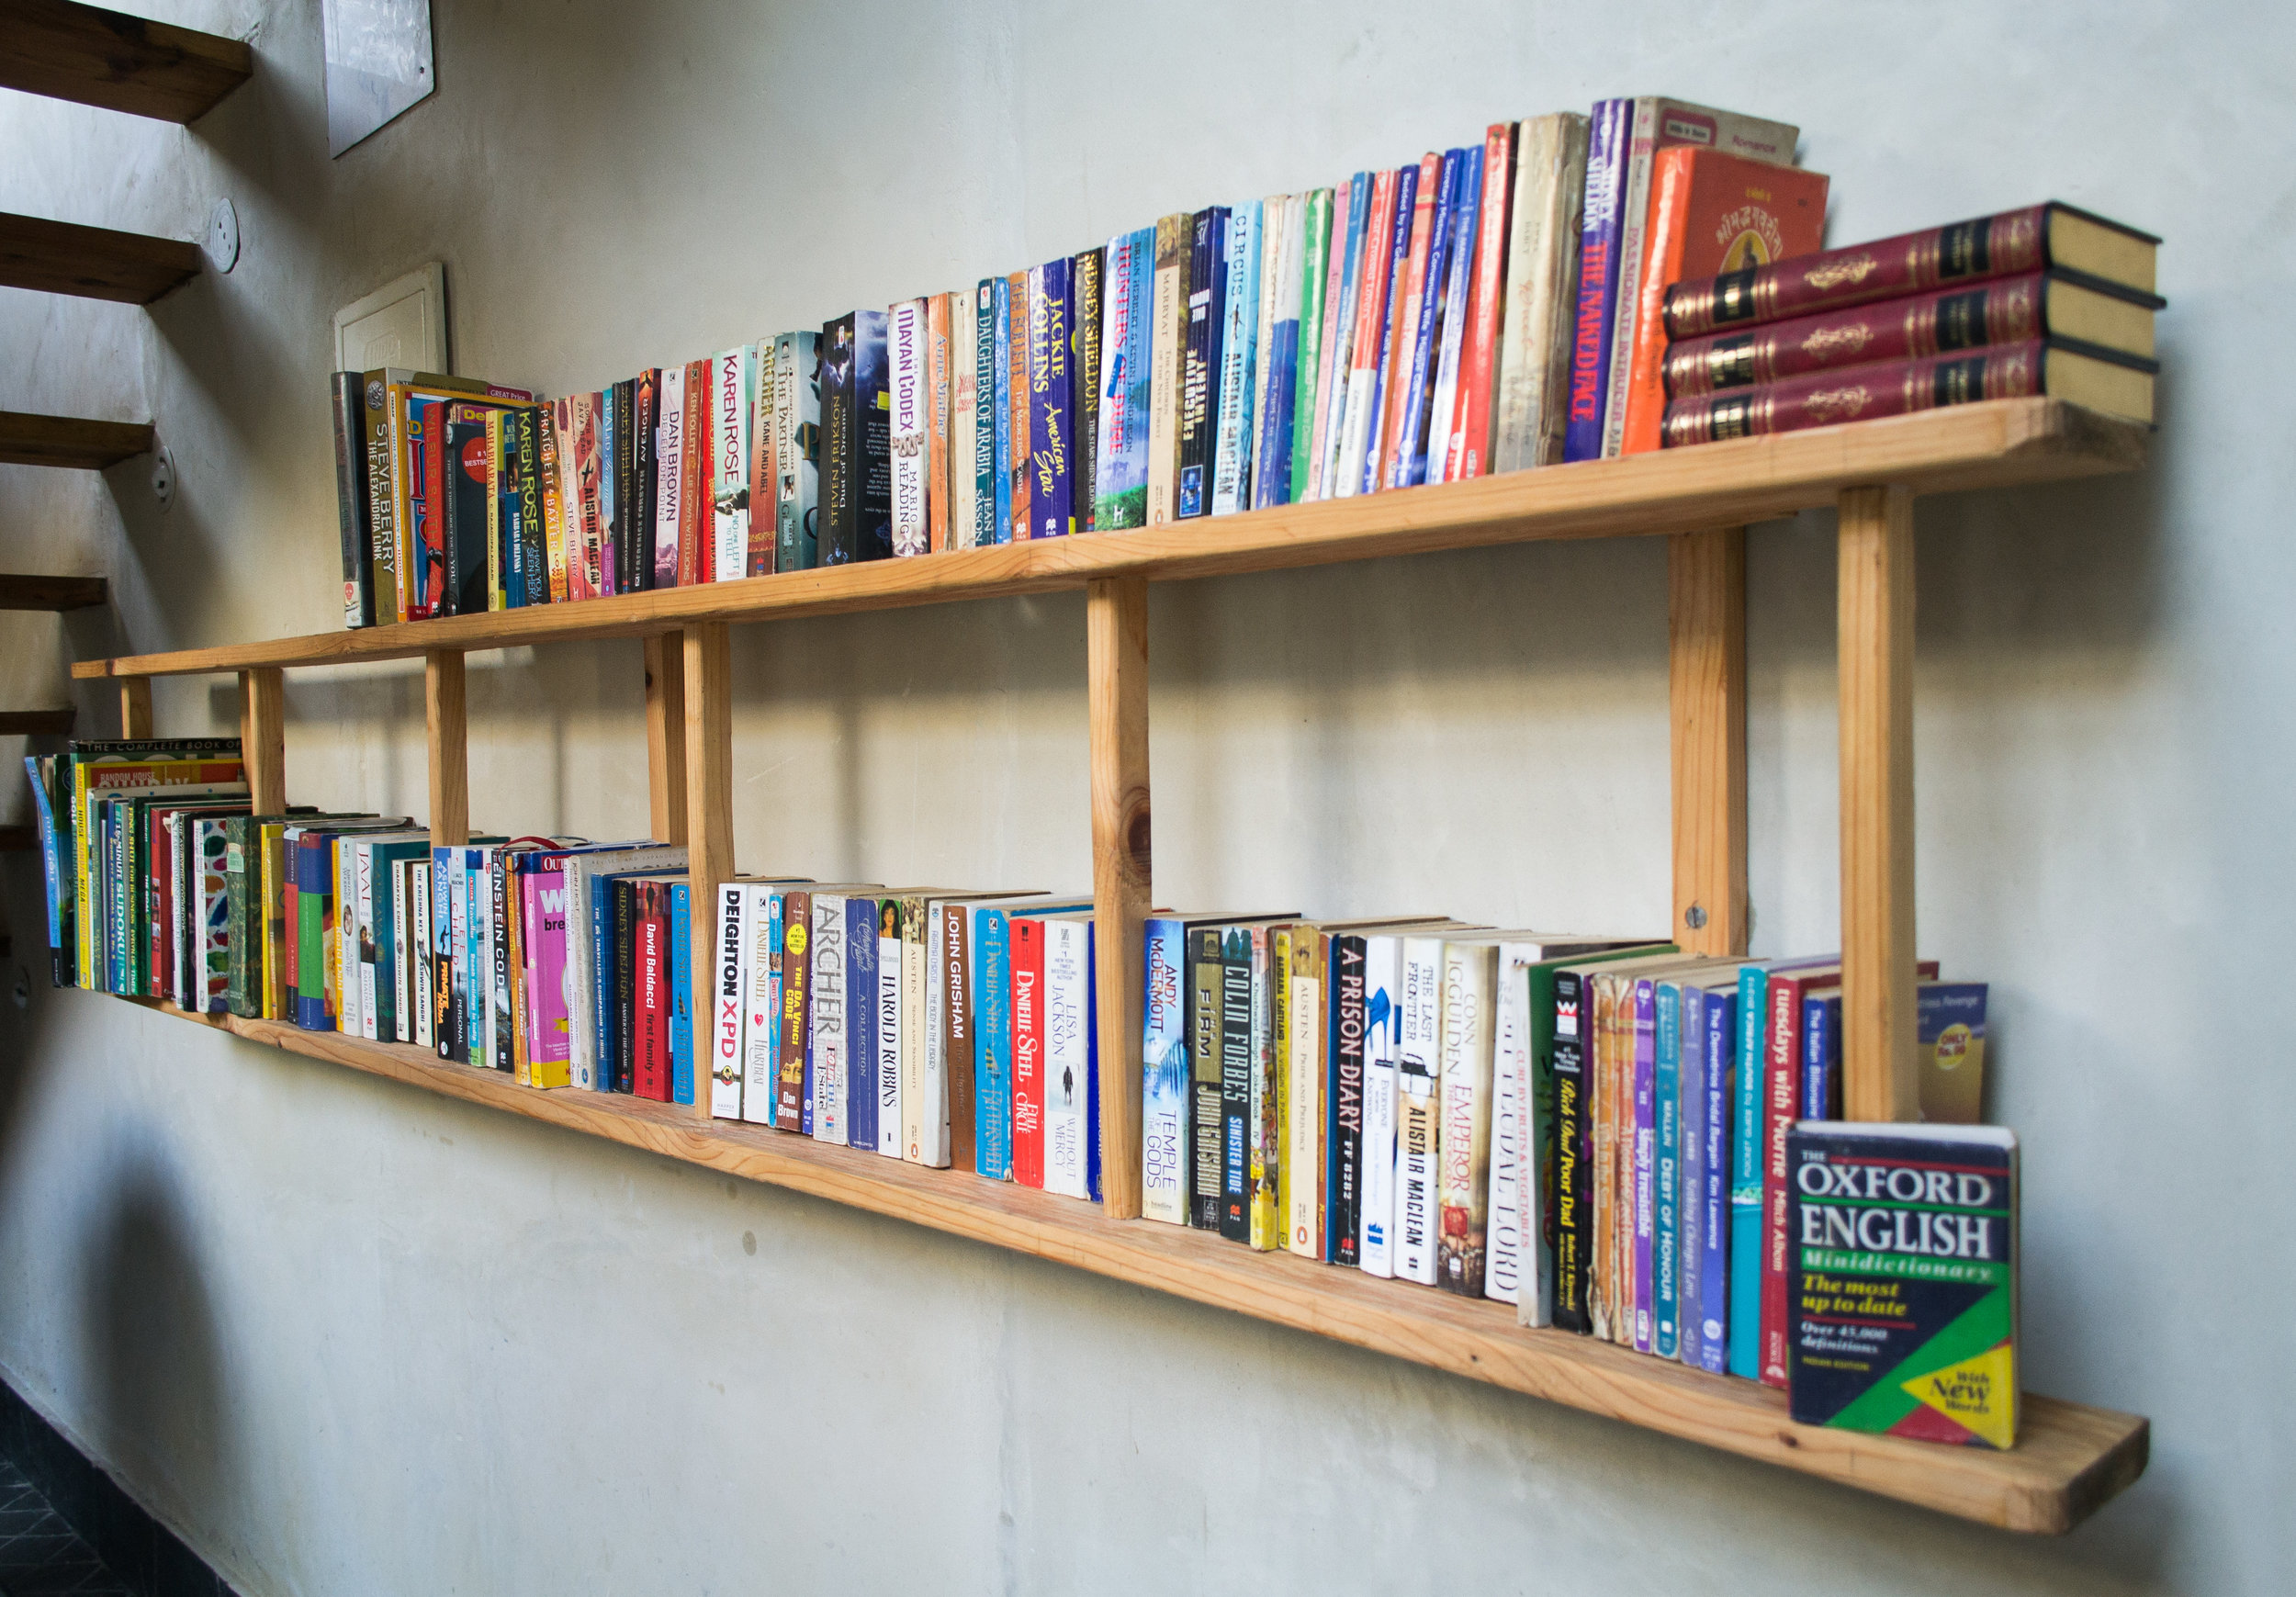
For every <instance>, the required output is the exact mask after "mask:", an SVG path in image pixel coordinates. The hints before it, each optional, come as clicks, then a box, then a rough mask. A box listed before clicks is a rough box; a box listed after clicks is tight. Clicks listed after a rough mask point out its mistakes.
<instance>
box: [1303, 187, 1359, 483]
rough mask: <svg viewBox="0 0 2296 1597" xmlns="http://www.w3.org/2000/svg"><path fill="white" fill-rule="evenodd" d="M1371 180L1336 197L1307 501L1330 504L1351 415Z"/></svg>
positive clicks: (1334, 194) (1339, 190)
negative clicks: (1353, 341) (1352, 358)
mask: <svg viewBox="0 0 2296 1597" xmlns="http://www.w3.org/2000/svg"><path fill="white" fill-rule="evenodd" d="M1370 181H1371V178H1370V174H1368V173H1365V172H1358V173H1356V174H1355V176H1354V177H1352V178H1350V179H1349V180H1348V182H1347V186H1345V188H1334V190H1333V191H1332V239H1331V247H1330V251H1329V253H1328V259H1327V261H1326V263H1325V266H1324V281H1323V333H1322V337H1323V343H1322V352H1321V354H1320V355H1319V357H1318V361H1317V366H1316V377H1315V406H1314V414H1313V417H1312V419H1311V421H1310V422H1308V425H1309V426H1310V428H1311V442H1310V444H1309V445H1308V448H1309V454H1308V462H1307V465H1308V482H1307V492H1306V494H1305V496H1304V497H1305V498H1307V499H1310V500H1320V499H1329V498H1330V497H1332V495H1331V455H1332V451H1333V450H1334V448H1336V447H1337V444H1338V438H1337V434H1338V433H1339V432H1340V430H1341V427H1340V422H1341V419H1342V418H1343V417H1344V415H1345V392H1346V388H1347V366H1348V360H1349V356H1348V350H1349V347H1350V338H1351V335H1352V334H1353V333H1354V332H1355V297H1356V273H1357V271H1358V269H1359V268H1360V266H1361V264H1362V257H1363V230H1364V225H1365V217H1364V211H1365V208H1366V207H1367V206H1368V205H1369V203H1370V192H1371V191H1370Z"/></svg>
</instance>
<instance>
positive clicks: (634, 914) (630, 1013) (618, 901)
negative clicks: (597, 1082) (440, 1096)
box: [471, 882, 646, 1096]
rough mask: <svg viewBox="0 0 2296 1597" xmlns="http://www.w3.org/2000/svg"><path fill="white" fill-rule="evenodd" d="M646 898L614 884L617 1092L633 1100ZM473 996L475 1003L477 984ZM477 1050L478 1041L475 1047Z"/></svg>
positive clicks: (640, 886) (640, 1038) (632, 887)
mask: <svg viewBox="0 0 2296 1597" xmlns="http://www.w3.org/2000/svg"><path fill="white" fill-rule="evenodd" d="M645 895H646V883H643V882H617V883H614V884H613V1090H614V1091H616V1092H618V1093H625V1094H629V1095H631V1096H636V1094H637V1090H638V1087H637V1078H638V1063H637V1062H638V1054H639V1052H640V1051H641V1050H642V1049H643V1048H644V1046H645V1029H646V1027H645V1017H644V1015H643V1013H642V1012H641V1006H642V997H643V995H641V993H640V992H639V981H638V978H639V975H640V970H639V961H640V959H641V957H642V955H643V953H644V950H645V941H646V924H645V923H646V907H645ZM471 995H472V998H473V999H474V1001H475V1000H476V998H477V996H478V993H477V987H476V985H475V984H474V985H473V987H472V994H471ZM473 1014H474V1015H475V1014H476V1010H475V1009H474V1010H473ZM474 1029H475V1023H474ZM477 1046H478V1041H477V1040H476V1039H475V1038H474V1039H473V1041H472V1047H473V1048H474V1049H475V1048H476V1047H477ZM472 1063H477V1061H476V1060H475V1059H474V1060H473V1061H472Z"/></svg>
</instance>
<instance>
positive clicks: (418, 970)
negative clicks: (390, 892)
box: [407, 859, 438, 1048]
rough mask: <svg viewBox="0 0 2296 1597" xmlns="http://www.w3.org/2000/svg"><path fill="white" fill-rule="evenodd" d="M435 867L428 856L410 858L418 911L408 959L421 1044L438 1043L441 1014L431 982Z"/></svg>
mask: <svg viewBox="0 0 2296 1597" xmlns="http://www.w3.org/2000/svg"><path fill="white" fill-rule="evenodd" d="M432 871H433V867H432V864H431V861H430V860H428V859H421V860H409V861H407V885H408V887H409V889H410V892H409V894H408V902H410V903H411V904H412V905H414V914H413V916H412V917H411V919H410V921H409V924H408V928H407V960H408V967H409V972H410V980H411V984H412V986H413V992H412V993H411V999H410V1005H409V1008H410V1011H411V1018H412V1021H413V1027H414V1029H413V1042H414V1045H415V1046H416V1047H417V1048H436V1047H437V1046H438V1032H437V1022H438V1015H437V1011H436V1010H435V1009H434V1008H433V1007H432V1006H433V1002H434V995H435V993H436V989H435V988H434V987H433V986H432V984H431V983H432V979H433V978H432V974H431V883H432Z"/></svg>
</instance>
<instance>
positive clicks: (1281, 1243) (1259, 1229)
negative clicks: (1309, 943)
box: [1245, 926, 1311, 1250]
mask: <svg viewBox="0 0 2296 1597" xmlns="http://www.w3.org/2000/svg"><path fill="white" fill-rule="evenodd" d="M1310 935H1311V932H1310V929H1309V928H1306V927H1281V926H1278V927H1268V928H1259V927H1255V928H1253V930H1252V940H1253V945H1254V946H1253V953H1254V956H1255V958H1254V969H1253V976H1254V978H1255V984H1257V985H1258V986H1259V987H1260V988H1262V989H1264V990H1263V991H1261V992H1258V993H1255V995H1254V999H1255V1001H1254V1003H1253V1018H1254V1020H1255V1022H1256V1023H1257V1024H1256V1026H1255V1029H1256V1031H1257V1032H1258V1035H1257V1036H1256V1037H1255V1040H1254V1047H1253V1050H1252V1109H1251V1119H1250V1126H1251V1167H1250V1169H1249V1170H1248V1171H1246V1172H1245V1179H1246V1180H1247V1181H1248V1182H1249V1184H1250V1188H1251V1210H1250V1220H1251V1243H1252V1246H1254V1247H1255V1248H1258V1249H1262V1250H1271V1249H1275V1248H1279V1247H1281V1248H1289V1247H1291V1246H1292V1239H1293V1235H1294V1232H1295V1230H1296V1228H1295V1227H1294V1226H1293V1225H1292V1223H1291V1213H1292V1206H1293V1203H1294V1201H1295V1200H1296V1199H1298V1198H1301V1197H1302V1196H1303V1195H1302V1194H1300V1192H1299V1191H1298V1190H1297V1188H1296V1187H1295V1183H1296V1182H1297V1181H1298V1180H1299V1179H1300V1170H1301V1169H1303V1168H1304V1166H1302V1165H1299V1164H1295V1163H1294V1162H1293V1160H1292V1157H1291V1155H1292V1151H1293V1147H1294V1145H1295V1143H1296V1142H1297V1141H1298V1138H1297V1137H1296V1135H1295V1131H1296V1126H1295V1124H1294V1121H1295V1118H1296V1116H1297V1113H1298V1109H1299V1104H1300V1094H1299V1092H1298V1091H1297V1090H1296V1088H1295V1087H1294V1085H1293V1084H1292V1081H1291V1073H1292V1060H1293V1055H1294V1053H1295V1052H1297V1051H1296V1050H1295V1049H1294V1048H1293V1047H1292V1032H1293V1030H1294V1029H1295V1028H1296V1027H1297V1026H1298V1025H1299V1018H1298V1017H1297V1016H1296V1015H1295V1014H1294V1013H1293V1011H1292V993H1291V944H1292V939H1294V938H1295V937H1297V938H1298V939H1300V940H1301V941H1305V940H1306V939H1307V938H1308V937H1309V936H1310Z"/></svg>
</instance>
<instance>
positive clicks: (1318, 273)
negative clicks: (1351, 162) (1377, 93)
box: [1283, 188, 1346, 504]
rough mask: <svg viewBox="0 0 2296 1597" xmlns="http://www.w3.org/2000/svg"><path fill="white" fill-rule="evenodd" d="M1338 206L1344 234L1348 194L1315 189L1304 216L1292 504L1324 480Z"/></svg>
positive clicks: (1288, 493)
mask: <svg viewBox="0 0 2296 1597" xmlns="http://www.w3.org/2000/svg"><path fill="white" fill-rule="evenodd" d="M1334 203H1336V204H1337V205H1338V206H1340V207H1341V208H1343V219H1342V220H1341V221H1340V228H1341V231H1345V220H1344V208H1345V205H1346V190H1345V189H1340V190H1338V191H1337V192H1336V194H1334V191H1333V190H1332V189H1328V188H1319V189H1315V190H1313V191H1312V192H1311V193H1310V194H1309V195H1308V197H1307V202H1306V205H1305V207H1304V208H1303V209H1302V211H1301V213H1300V319H1299V328H1300V332H1299V354H1298V357H1297V361H1296V364H1295V372H1296V376H1295V377H1294V378H1293V384H1292V396H1291V434H1290V437H1289V439H1288V440H1287V441H1286V445H1285V446H1286V447H1287V448H1288V449H1289V451H1290V461H1291V473H1290V477H1289V480H1288V481H1287V483H1286V485H1285V489H1284V500H1283V502H1285V503H1287V504H1304V503H1305V502H1307V500H1309V499H1310V498H1311V497H1312V490H1311V486H1310V485H1311V483H1312V482H1314V481H1316V480H1317V478H1318V474H1317V472H1316V470H1315V444H1316V440H1317V439H1318V438H1319V437H1320V436H1321V433H1320V430H1319V427H1318V422H1319V419H1320V412H1321V400H1322V396H1323V394H1324V392H1325V389H1324V387H1323V384H1324V381H1325V372H1324V357H1325V354H1326V352H1328V351H1329V350H1330V348H1331V328H1330V327H1329V325H1328V323H1329V322H1330V321H1331V320H1332V318H1333V316H1334V314H1335V313H1336V311H1337V309H1338V302H1337V297H1336V295H1334V292H1333V290H1334V287H1335V286H1336V284H1337V281H1338V276H1339V275H1338V273H1337V271H1336V270H1335V269H1334V268H1335V267H1336V266H1337V264H1338V263H1339V253H1338V252H1337V251H1335V250H1334V248H1333V245H1334V242H1336V241H1337V239H1338V235H1337V234H1335V233H1334V231H1333V222H1334V213H1333V207H1334Z"/></svg>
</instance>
